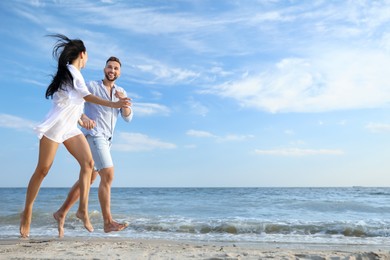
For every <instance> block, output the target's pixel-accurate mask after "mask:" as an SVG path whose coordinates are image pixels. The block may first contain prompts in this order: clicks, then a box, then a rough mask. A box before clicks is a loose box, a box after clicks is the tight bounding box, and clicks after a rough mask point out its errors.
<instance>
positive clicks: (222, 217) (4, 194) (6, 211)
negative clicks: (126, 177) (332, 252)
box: [0, 187, 390, 246]
mask: <svg viewBox="0 0 390 260" xmlns="http://www.w3.org/2000/svg"><path fill="white" fill-rule="evenodd" d="M68 191H69V188H41V190H40V192H39V194H38V197H37V199H36V201H35V204H34V210H33V219H32V224H31V231H30V237H33V238H41V237H42V238H47V237H53V238H55V237H57V235H58V232H57V224H56V221H55V220H54V218H53V216H52V214H53V212H55V211H56V210H57V209H58V208H59V207H60V205H61V204H62V203H63V201H64V200H65V198H66V196H67V193H68ZM25 193H26V189H25V188H0V239H13V238H18V237H19V221H20V218H19V216H20V213H21V211H22V209H23V206H24V200H25ZM97 193H98V190H97V188H91V191H90V200H89V212H90V213H89V214H90V218H91V222H92V224H93V225H94V228H95V231H94V232H92V233H89V232H87V231H86V230H85V229H84V228H83V225H82V223H81V221H80V220H78V219H77V218H76V216H75V213H76V210H77V204H76V205H75V206H74V207H73V208H72V209H71V211H70V212H69V214H68V216H67V219H66V223H65V236H66V237H89V238H94V237H104V238H109V237H122V238H137V239H165V240H175V241H204V242H210V241H214V242H232V243H240V242H243V243H263V242H279V243H300V244H305V243H310V244H319V245H321V244H338V245H340V244H348V245H372V246H378V245H390V188H387V187H379V188H374V187H338V188H315V187H313V188H310V187H305V188H112V194H111V211H112V214H113V217H114V219H115V220H117V221H120V222H127V223H128V224H129V226H128V228H127V229H125V230H123V231H121V232H111V233H104V231H103V220H102V215H101V210H100V206H99V201H98V194H97Z"/></svg>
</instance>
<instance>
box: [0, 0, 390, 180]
mask: <svg viewBox="0 0 390 260" xmlns="http://www.w3.org/2000/svg"><path fill="white" fill-rule="evenodd" d="M0 17H1V19H0V21H1V22H0V23H1V26H0V38H1V41H0V52H1V57H0V59H1V62H0V69H1V75H0V77H1V82H2V90H3V93H2V95H1V103H0V140H1V146H0V158H1V163H2V167H3V170H2V176H3V177H2V180H1V184H0V186H2V187H25V186H27V183H28V181H29V178H30V176H31V174H32V172H33V170H34V168H35V166H36V161H37V156H38V138H37V137H36V135H35V134H34V133H33V131H32V127H33V126H34V125H35V124H37V123H38V122H40V121H41V120H42V119H43V118H44V116H45V115H46V113H47V112H48V110H49V108H50V106H51V101H50V100H46V99H45V97H44V93H45V90H46V87H47V85H48V84H49V83H50V79H51V75H52V74H53V73H54V72H55V69H56V62H55V60H54V59H53V58H52V56H51V51H52V47H53V45H54V40H53V39H52V38H49V37H45V35H47V34H51V33H62V34H65V35H67V36H68V37H70V38H80V39H82V40H83V41H84V43H85V44H86V47H87V50H88V54H89V61H88V64H87V67H86V68H85V69H83V70H82V73H83V75H84V78H85V79H86V81H89V80H96V79H102V77H103V72H102V70H103V67H104V65H105V60H106V59H107V58H108V57H109V56H112V55H114V56H117V57H119V58H120V59H121V60H122V63H123V66H122V76H121V77H120V78H119V79H118V81H117V84H118V85H120V86H122V87H123V88H125V89H126V91H127V92H128V94H129V96H130V97H131V98H132V100H133V109H134V118H133V121H132V122H131V123H130V124H127V123H125V122H124V121H118V122H119V123H118V125H117V129H116V135H115V138H114V142H113V151H112V153H113V157H114V162H115V167H116V168H115V169H116V178H115V181H114V184H113V186H119V187H156V186H157V187H165V186H169V187H171V186H173V187H177V186H180V187H191V186H207V187H208V186H212V187H215V186H224V187H225V186H353V185H358V186H389V185H390V163H389V155H390V146H389V144H390V142H389V141H390V115H389V112H390V109H389V100H390V73H389V68H390V31H389V29H390V23H389V22H390V3H389V2H388V1H371V0H361V1H311V0H310V1H309V0H308V1H305V0H303V1H294V0H291V1H278V0H261V1H260V0H258V1H256V0H253V1H244V0H242V1H233V0H231V1H229V0H223V1H222V0H204V1H203V0H188V1H184V0H183V1H177V0H171V1H159V0H154V1H152V0H151V1H125V0H122V1H120V0H118V1H116V0H101V1H87V0H78V1H70V0H69V1H66V0H63V1H61V0H56V1H49V0H47V1H41V0H30V1H28V0H14V1H1V2H0ZM77 178H78V165H77V163H76V161H75V160H74V159H73V158H72V157H71V156H70V155H68V153H67V152H66V150H65V148H64V147H63V146H61V148H60V149H59V151H58V154H57V157H56V159H55V162H54V165H53V167H52V170H51V172H50V173H49V175H48V176H47V178H46V179H45V181H44V183H43V186H46V187H68V186H71V185H72V184H73V182H74V181H75V180H76V179H77ZM94 186H96V184H94Z"/></svg>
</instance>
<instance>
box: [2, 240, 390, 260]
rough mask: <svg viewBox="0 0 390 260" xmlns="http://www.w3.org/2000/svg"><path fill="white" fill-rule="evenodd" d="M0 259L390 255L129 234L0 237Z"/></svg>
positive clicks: (387, 253)
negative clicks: (1, 238)
mask: <svg viewBox="0 0 390 260" xmlns="http://www.w3.org/2000/svg"><path fill="white" fill-rule="evenodd" d="M0 259H208V260H211V259H213V260H217V259H230V260H231V259H315V260H319V259H329V260H336V259H356V260H358V259H359V260H365V259H390V246H383V247H378V246H375V247H374V248H372V247H370V246H368V245H362V246H357V245H314V244H309V245H306V244H305V245H299V244H278V243H256V244H234V243H217V242H183V241H170V240H141V239H128V238H93V239H90V238H64V239H56V238H48V239H43V238H40V239H8V240H0Z"/></svg>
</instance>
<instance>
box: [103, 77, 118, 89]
mask: <svg viewBox="0 0 390 260" xmlns="http://www.w3.org/2000/svg"><path fill="white" fill-rule="evenodd" d="M114 84H115V81H109V80H107V79H103V85H104V86H106V87H107V88H110V89H111V88H113V87H114Z"/></svg>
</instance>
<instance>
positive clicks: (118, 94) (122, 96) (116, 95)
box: [115, 91, 126, 99]
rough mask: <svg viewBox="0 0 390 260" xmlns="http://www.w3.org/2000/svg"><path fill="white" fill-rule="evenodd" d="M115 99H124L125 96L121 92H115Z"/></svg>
mask: <svg viewBox="0 0 390 260" xmlns="http://www.w3.org/2000/svg"><path fill="white" fill-rule="evenodd" d="M115 97H117V98H119V99H121V98H126V96H125V94H124V93H123V92H121V91H115Z"/></svg>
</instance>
